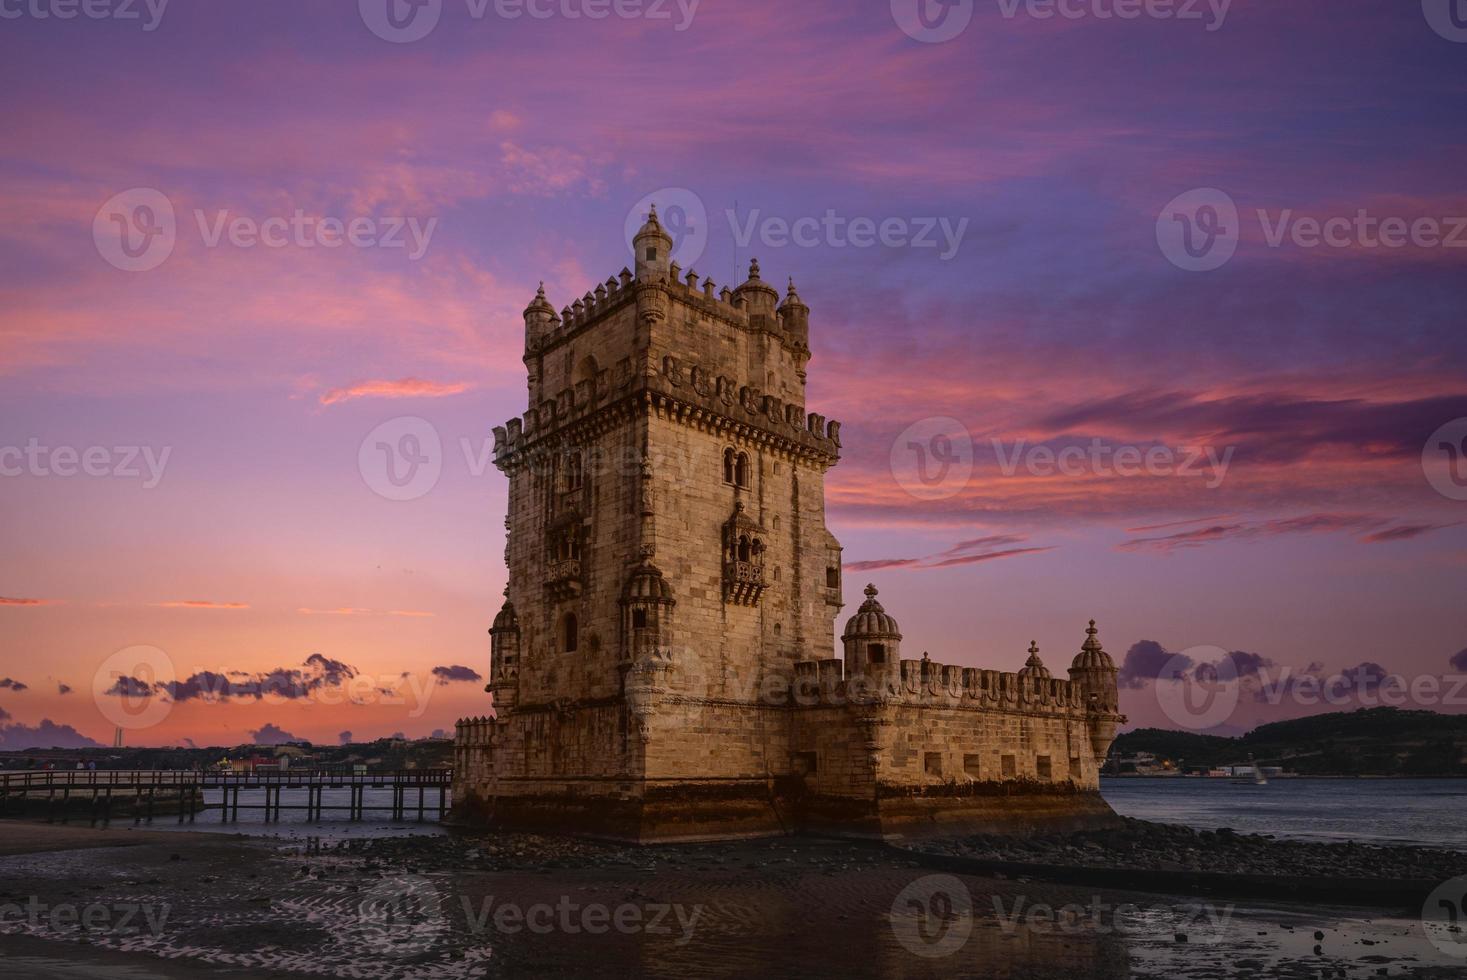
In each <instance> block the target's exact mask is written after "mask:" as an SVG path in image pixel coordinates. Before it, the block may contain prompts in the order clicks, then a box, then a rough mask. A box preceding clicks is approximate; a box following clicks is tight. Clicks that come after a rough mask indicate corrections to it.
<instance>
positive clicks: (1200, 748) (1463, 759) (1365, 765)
mask: <svg viewBox="0 0 1467 980" xmlns="http://www.w3.org/2000/svg"><path fill="white" fill-rule="evenodd" d="M1112 751H1113V752H1115V753H1117V754H1120V755H1130V754H1132V753H1135V752H1150V753H1153V754H1154V755H1156V756H1157V757H1159V758H1163V759H1169V760H1171V761H1172V762H1174V763H1178V762H1180V763H1181V764H1184V765H1185V766H1186V767H1187V768H1189V769H1190V768H1192V767H1193V766H1219V765H1227V764H1239V763H1246V762H1247V761H1248V757H1249V755H1250V754H1251V755H1252V756H1253V757H1254V758H1255V759H1256V760H1257V761H1258V762H1259V763H1260V764H1263V765H1277V766H1283V767H1284V768H1285V769H1288V770H1290V771H1293V772H1299V773H1302V774H1306V775H1320V776H1323V775H1330V776H1467V715H1444V714H1439V713H1437V712H1435V711H1406V710H1402V709H1400V708H1364V709H1361V710H1359V711H1339V712H1333V713H1331V714H1326V715H1315V716H1313V717H1310V718H1295V719H1293V720H1290V721H1276V722H1273V723H1271V724H1267V725H1260V726H1259V727H1258V728H1255V729H1253V731H1251V732H1249V733H1248V734H1246V735H1242V736H1239V737H1236V738H1226V737H1222V736H1217V735H1199V734H1197V733H1195V732H1176V731H1168V730H1167V729H1163V728H1141V729H1137V730H1136V731H1134V732H1126V733H1125V734H1123V735H1120V736H1118V737H1117V738H1116V741H1115V747H1114V749H1113V750H1112Z"/></svg>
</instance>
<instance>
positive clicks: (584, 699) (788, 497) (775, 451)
mask: <svg viewBox="0 0 1467 980" xmlns="http://www.w3.org/2000/svg"><path fill="white" fill-rule="evenodd" d="M634 246H635V250H636V271H635V273H633V272H632V271H631V270H627V269H623V270H622V272H621V274H620V275H619V276H616V277H613V278H610V279H608V280H606V282H605V283H603V284H601V285H598V286H597V287H596V288H595V290H594V291H593V292H590V293H587V294H586V295H585V296H584V297H582V298H581V299H578V300H576V301H575V302H574V303H573V304H571V305H570V306H568V307H566V308H564V309H563V310H562V311H561V312H560V313H559V314H557V313H556V312H555V310H554V308H553V307H552V306H551V305H550V303H549V302H548V301H547V300H546V298H545V293H544V289H543V287H542V289H541V290H540V292H539V293H538V294H537V295H536V297H535V299H534V301H533V302H531V304H530V306H529V307H528V308H527V309H526V310H525V358H524V359H525V365H526V368H527V372H528V386H529V392H528V394H529V409H528V410H527V411H526V413H525V414H524V416H523V417H522V418H518V419H512V420H510V421H509V422H508V423H507V424H506V425H504V426H502V427H496V428H495V430H494V435H495V463H496V465H497V466H498V467H499V469H500V470H501V471H503V472H504V473H505V474H506V475H507V476H508V477H509V482H510V490H509V514H508V517H507V519H506V522H505V527H506V530H507V532H508V533H507V540H506V545H505V561H506V564H507V566H508V569H509V586H508V588H507V589H506V590H505V592H506V595H505V603H504V606H503V608H502V609H501V611H500V613H499V615H498V616H496V617H495V620H494V625H493V627H492V628H491V630H490V645H491V665H490V674H491V676H490V682H489V685H488V687H487V688H486V689H487V690H488V691H489V692H491V693H492V694H493V699H494V701H493V703H494V714H493V716H492V717H480V718H471V719H465V720H463V721H460V722H459V723H458V731H457V742H456V765H455V787H454V800H455V811H456V815H457V817H458V818H459V819H461V820H483V821H488V822H490V823H494V824H499V825H505V826H530V827H534V828H539V829H560V830H565V831H572V832H579V833H593V834H602V835H607V836H613V837H621V838H626V839H632V840H655V839H673V838H704V837H731V836H742V835H753V834H772V833H783V832H789V831H792V830H795V829H801V828H815V829H824V830H828V831H833V832H841V833H853V834H870V835H882V836H891V835H895V834H910V833H922V832H951V831H961V830H975V829H1010V828H1013V829H1017V828H1023V827H1030V826H1037V825H1051V826H1052V825H1058V824H1073V823H1076V822H1081V821H1089V820H1096V819H1105V818H1107V817H1109V816H1110V811H1109V808H1107V807H1106V806H1105V804H1104V803H1103V802H1102V801H1101V800H1100V797H1099V793H1098V786H1099V782H1098V766H1099V763H1100V761H1101V760H1103V759H1104V756H1105V752H1106V750H1107V748H1108V746H1109V744H1110V741H1111V739H1112V738H1113V736H1114V734H1115V727H1116V724H1117V723H1118V722H1119V721H1121V720H1123V719H1121V718H1120V716H1119V715H1118V713H1117V703H1116V668H1115V665H1114V664H1113V663H1112V661H1111V658H1110V657H1109V656H1108V655H1107V654H1106V653H1105V651H1104V650H1103V649H1102V648H1101V645H1100V642H1099V640H1098V637H1097V634H1096V630H1095V626H1094V623H1091V625H1090V629H1089V630H1088V631H1087V637H1086V640H1085V642H1084V644H1083V646H1082V648H1081V651H1080V653H1079V654H1078V655H1077V656H1076V657H1075V659H1074V663H1073V664H1072V666H1071V668H1070V671H1069V679H1068V680H1063V679H1056V678H1053V677H1051V676H1050V674H1049V671H1048V670H1046V669H1045V668H1044V665H1043V663H1042V662H1041V661H1040V659H1039V656H1038V651H1037V649H1031V653H1030V658H1029V661H1028V663H1027V665H1026V666H1025V667H1024V668H1023V669H1022V670H1020V671H1019V672H1018V673H1017V674H1013V673H999V672H997V671H990V670H977V669H973V668H960V667H953V666H946V665H942V664H937V663H933V662H931V661H928V660H926V659H922V660H903V659H902V658H901V632H900V629H899V628H898V626H897V623H896V621H895V620H894V619H893V618H892V617H891V616H889V615H887V614H886V612H885V610H884V609H883V608H882V607H881V604H880V603H879V602H878V601H877V596H876V590H875V588H872V587H868V588H867V589H866V599H865V602H864V603H863V604H862V605H861V607H860V609H859V610H858V612H857V613H856V615H855V616H853V617H851V619H850V620H849V622H848V623H847V625H846V627H845V630H844V632H843V634H842V644H843V654H844V656H843V658H840V659H837V658H836V656H835V649H834V630H835V619H836V616H837V614H838V613H839V611H840V609H841V606H842V600H841V596H842V582H841V548H840V544H839V542H837V541H836V539H835V537H834V536H833V535H832V534H831V533H830V531H829V530H828V529H827V528H826V526H825V487H824V481H825V473H826V471H827V470H828V469H829V468H830V467H832V466H834V465H835V464H836V463H837V462H838V460H839V453H840V423H838V422H834V421H830V420H828V419H826V418H824V417H823V416H821V415H818V414H816V413H813V412H809V413H807V412H806V410H805V381H806V368H807V366H808V364H809V361H810V348H809V313H810V311H809V308H808V307H806V306H805V304H804V303H803V302H802V301H801V299H800V297H799V294H798V293H797V292H796V290H795V287H794V284H793V282H791V283H790V285H789V288H788V291H787V294H786V295H785V297H784V298H783V300H781V298H780V295H779V293H778V292H777V291H776V290H775V289H773V288H772V287H770V286H769V285H768V284H766V283H765V282H764V281H763V280H762V279H761V278H760V273H759V266H758V263H757V262H755V263H754V264H753V266H752V268H751V269H750V273H749V279H748V281H746V282H744V283H743V284H742V285H740V286H739V287H738V288H737V289H733V290H730V289H728V288H727V287H724V288H723V289H721V290H719V289H717V287H716V284H715V283H713V282H712V281H711V280H706V281H702V280H700V277H699V276H698V274H697V273H696V272H692V271H689V272H688V273H686V274H683V272H682V270H680V269H679V268H678V266H677V264H676V263H674V262H671V261H670V258H669V256H670V253H671V250H672V240H671V238H670V237H669V236H668V235H667V234H666V232H665V231H664V230H663V229H662V227H661V225H660V223H659V222H658V220H657V217H656V214H655V212H654V213H653V214H652V215H651V216H650V217H649V219H648V221H647V224H646V225H645V226H644V227H643V228H642V230H641V231H640V232H639V233H638V235H637V237H636V239H635V240H634Z"/></svg>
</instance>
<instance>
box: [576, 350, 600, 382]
mask: <svg viewBox="0 0 1467 980" xmlns="http://www.w3.org/2000/svg"><path fill="white" fill-rule="evenodd" d="M598 371H599V369H598V367H597V365H596V358H594V357H592V356H591V355H590V354H587V355H586V356H585V357H583V358H581V362H580V363H579V364H577V365H576V375H575V379H574V380H575V383H576V384H580V383H581V382H582V381H595V380H596V375H597V373H598Z"/></svg>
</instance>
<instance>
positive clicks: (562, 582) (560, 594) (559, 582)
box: [545, 558, 581, 599]
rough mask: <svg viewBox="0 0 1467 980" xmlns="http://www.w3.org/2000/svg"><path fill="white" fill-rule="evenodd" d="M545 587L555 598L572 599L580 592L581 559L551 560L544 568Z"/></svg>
mask: <svg viewBox="0 0 1467 980" xmlns="http://www.w3.org/2000/svg"><path fill="white" fill-rule="evenodd" d="M545 588H547V589H549V590H550V592H551V594H552V595H553V596H554V597H555V598H557V599H574V598H576V597H577V596H579V595H580V594H581V560H580V559H579V558H566V559H563V560H561V561H552V562H551V563H550V565H549V567H547V568H546V570H545Z"/></svg>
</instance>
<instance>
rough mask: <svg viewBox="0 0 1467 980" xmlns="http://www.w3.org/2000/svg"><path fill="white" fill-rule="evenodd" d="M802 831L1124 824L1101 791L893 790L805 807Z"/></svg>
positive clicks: (1044, 829)
mask: <svg viewBox="0 0 1467 980" xmlns="http://www.w3.org/2000/svg"><path fill="white" fill-rule="evenodd" d="M799 817H800V824H801V829H803V830H806V831H810V832H817V833H827V834H831V835H834V836H842V837H863V838H871V839H880V840H901V839H912V838H926V837H963V836H968V835H972V834H1012V835H1029V834H1050V833H1065V832H1068V831H1074V830H1094V829H1097V828H1103V827H1111V826H1119V825H1120V824H1121V818H1120V817H1119V816H1118V815H1117V814H1116V812H1115V811H1114V810H1112V809H1111V808H1110V804H1108V803H1106V802H1105V800H1104V799H1102V798H1101V796H1100V794H1099V793H1098V792H1094V791H1091V790H1076V791H1073V792H1054V791H1051V790H1045V791H1042V792H1032V793H1031V792H990V791H988V790H987V789H986V788H984V787H978V788H977V789H976V791H975V792H972V793H967V794H962V795H958V794H953V793H943V794H938V795H912V794H910V793H907V792H900V791H897V789H896V788H893V791H892V792H891V793H890V794H884V795H883V796H882V797H881V798H880V799H878V800H859V801H857V800H850V799H839V798H825V799H817V800H811V801H809V802H808V803H806V804H805V806H804V807H803V808H802V809H801V811H800V814H799Z"/></svg>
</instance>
